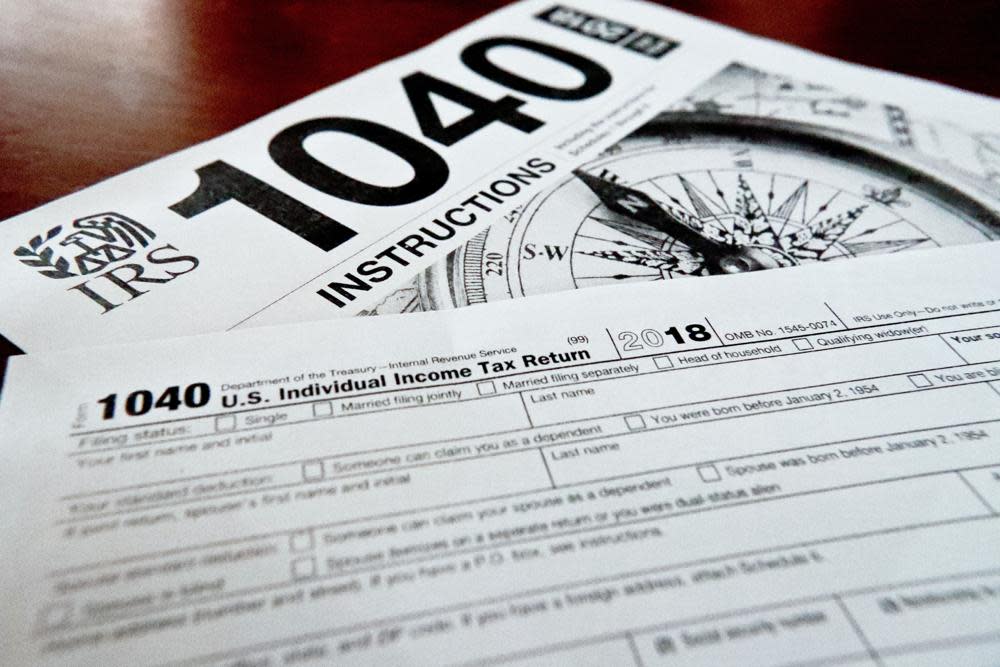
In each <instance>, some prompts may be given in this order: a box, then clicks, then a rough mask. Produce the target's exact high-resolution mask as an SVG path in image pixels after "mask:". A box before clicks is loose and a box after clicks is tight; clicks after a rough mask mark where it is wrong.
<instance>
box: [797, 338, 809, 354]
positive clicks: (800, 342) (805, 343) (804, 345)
mask: <svg viewBox="0 0 1000 667" xmlns="http://www.w3.org/2000/svg"><path fill="white" fill-rule="evenodd" d="M792 342H793V343H795V349H797V350H800V351H802V352H804V351H806V350H811V349H813V344H812V343H810V342H809V339H808V338H795V339H793V340H792Z"/></svg>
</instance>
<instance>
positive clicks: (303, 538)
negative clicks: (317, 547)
mask: <svg viewBox="0 0 1000 667" xmlns="http://www.w3.org/2000/svg"><path fill="white" fill-rule="evenodd" d="M288 546H289V548H290V549H291V550H292V551H309V550H310V549H312V548H313V546H314V543H313V532H312V531H311V530H300V531H298V532H295V533H292V536H291V538H289V540H288Z"/></svg>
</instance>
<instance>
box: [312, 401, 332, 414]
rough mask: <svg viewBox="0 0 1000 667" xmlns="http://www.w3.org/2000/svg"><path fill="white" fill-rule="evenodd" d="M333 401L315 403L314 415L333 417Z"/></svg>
mask: <svg viewBox="0 0 1000 667" xmlns="http://www.w3.org/2000/svg"><path fill="white" fill-rule="evenodd" d="M332 416H333V403H331V402H330V401H320V402H319V403H313V417H332Z"/></svg>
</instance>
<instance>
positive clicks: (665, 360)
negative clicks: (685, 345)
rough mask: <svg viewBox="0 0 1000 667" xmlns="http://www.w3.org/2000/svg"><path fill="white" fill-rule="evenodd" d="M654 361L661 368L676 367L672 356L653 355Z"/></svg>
mask: <svg viewBox="0 0 1000 667" xmlns="http://www.w3.org/2000/svg"><path fill="white" fill-rule="evenodd" d="M653 363H654V364H656V367H657V368H659V369H660V370H665V369H667V368H673V367H674V362H673V361H671V360H670V357H653Z"/></svg>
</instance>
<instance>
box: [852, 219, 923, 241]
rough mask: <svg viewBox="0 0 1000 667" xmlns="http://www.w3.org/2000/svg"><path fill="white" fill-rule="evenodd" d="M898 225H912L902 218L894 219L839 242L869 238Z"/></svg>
mask: <svg viewBox="0 0 1000 667" xmlns="http://www.w3.org/2000/svg"><path fill="white" fill-rule="evenodd" d="M899 224H907V225H909V224H912V223H911V222H910V221H909V220H905V219H903V218H896V219H895V220H893V221H892V222H887V223H884V224H881V225H879V226H877V227H869V228H868V229H865V230H862V231H860V232H858V233H857V234H854V235H853V236H847V237H844V238H842V239H841V240H840V241H841V243H847V242H849V241H853V240H854V239H859V238H861V237H862V236H870V235H872V234H875V233H878V232H880V231H882V230H883V229H886V228H888V227H892V226H893V225H899Z"/></svg>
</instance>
